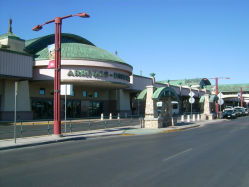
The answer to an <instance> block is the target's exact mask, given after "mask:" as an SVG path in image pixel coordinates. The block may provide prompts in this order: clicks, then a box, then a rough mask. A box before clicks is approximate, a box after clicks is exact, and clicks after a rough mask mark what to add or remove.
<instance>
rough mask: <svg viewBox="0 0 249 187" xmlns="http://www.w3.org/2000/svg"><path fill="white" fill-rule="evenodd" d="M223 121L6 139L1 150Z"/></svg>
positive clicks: (131, 127) (190, 126)
mask: <svg viewBox="0 0 249 187" xmlns="http://www.w3.org/2000/svg"><path fill="white" fill-rule="evenodd" d="M221 121H224V120H213V121H198V122H195V123H191V124H186V123H184V124H177V125H176V126H170V127H166V128H160V129H144V128H140V126H125V127H117V128H109V129H99V130H91V131H80V132H73V133H64V134H63V136H62V137H58V136H53V135H44V136H33V137H25V138H17V139H16V143H15V142H14V140H13V139H5V140H0V150H5V149H13V148H20V147H28V146H35V145H42V144H49V143H56V142H64V141H70V140H83V139H89V138H96V137H104V136H117V135H146V134H157V133H167V132H174V131H179V130H184V129H189V128H195V127H199V126H203V125H205V124H210V123H215V122H221Z"/></svg>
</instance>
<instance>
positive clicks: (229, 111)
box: [225, 110, 233, 114]
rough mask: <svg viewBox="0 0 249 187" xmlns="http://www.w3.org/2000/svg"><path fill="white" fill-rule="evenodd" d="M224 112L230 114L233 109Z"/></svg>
mask: <svg viewBox="0 0 249 187" xmlns="http://www.w3.org/2000/svg"><path fill="white" fill-rule="evenodd" d="M225 113H226V114H232V113H233V110H226V111H225Z"/></svg>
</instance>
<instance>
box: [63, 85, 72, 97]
mask: <svg viewBox="0 0 249 187" xmlns="http://www.w3.org/2000/svg"><path fill="white" fill-rule="evenodd" d="M61 95H71V96H73V95H74V94H73V85H72V84H62V85H61Z"/></svg>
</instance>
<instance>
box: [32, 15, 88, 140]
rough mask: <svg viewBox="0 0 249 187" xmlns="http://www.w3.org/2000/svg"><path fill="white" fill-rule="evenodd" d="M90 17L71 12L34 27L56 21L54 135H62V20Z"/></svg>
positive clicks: (37, 28)
mask: <svg viewBox="0 0 249 187" xmlns="http://www.w3.org/2000/svg"><path fill="white" fill-rule="evenodd" d="M74 16H78V17H82V18H89V17H90V16H89V14H87V13H78V14H71V15H68V16H63V17H56V18H55V19H53V20H50V21H47V22H45V23H44V24H41V25H37V26H35V27H33V28H32V30H33V31H39V30H41V29H42V27H43V26H44V25H46V24H49V23H53V22H54V23H55V68H54V135H57V136H60V135H61V119H60V118H61V117H60V80H61V26H62V20H63V19H66V18H70V17H74Z"/></svg>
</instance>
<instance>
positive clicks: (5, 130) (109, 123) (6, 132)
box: [0, 118, 141, 140]
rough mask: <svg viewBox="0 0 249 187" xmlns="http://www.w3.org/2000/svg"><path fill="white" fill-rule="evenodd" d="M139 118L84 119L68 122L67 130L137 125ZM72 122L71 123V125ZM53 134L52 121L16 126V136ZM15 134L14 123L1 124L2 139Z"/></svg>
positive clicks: (63, 130) (0, 133) (0, 135)
mask: <svg viewBox="0 0 249 187" xmlns="http://www.w3.org/2000/svg"><path fill="white" fill-rule="evenodd" d="M140 123H141V122H140V120H139V118H127V119H120V120H103V121H100V120H95V119H93V120H84V121H83V122H77V121H76V122H75V121H72V122H68V123H67V126H66V132H70V130H71V132H77V131H87V130H95V129H104V128H112V127H122V126H127V125H129V126H135V125H140ZM70 124H71V125H70ZM70 127H71V128H70ZM61 130H62V132H65V126H64V124H62V129H61ZM47 134H53V125H52V122H51V121H50V122H48V123H47V124H45V122H44V124H43V125H40V124H36V123H34V125H17V126H16V136H17V138H19V137H30V136H40V135H47ZM13 136H14V126H13V125H0V140H1V139H11V138H13Z"/></svg>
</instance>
